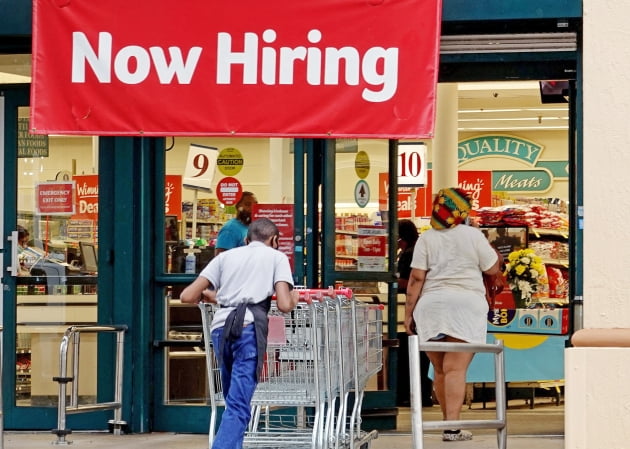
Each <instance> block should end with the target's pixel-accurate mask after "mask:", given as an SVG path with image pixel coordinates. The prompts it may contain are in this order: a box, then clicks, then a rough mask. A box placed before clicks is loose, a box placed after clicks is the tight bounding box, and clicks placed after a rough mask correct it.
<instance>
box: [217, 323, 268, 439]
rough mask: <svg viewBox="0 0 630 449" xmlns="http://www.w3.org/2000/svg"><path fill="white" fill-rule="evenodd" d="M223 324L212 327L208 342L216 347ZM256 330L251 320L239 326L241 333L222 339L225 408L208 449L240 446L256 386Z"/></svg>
mask: <svg viewBox="0 0 630 449" xmlns="http://www.w3.org/2000/svg"><path fill="white" fill-rule="evenodd" d="M222 338H223V328H220V329H215V330H214V331H212V344H213V346H214V348H215V350H216V351H218V350H219V348H220V347H221V339H222ZM257 363H258V352H257V349H256V330H255V328H254V325H253V324H250V325H249V326H247V327H244V328H243V334H242V335H241V337H240V338H239V339H238V340H237V341H234V342H229V341H227V340H226V341H225V343H224V347H223V357H222V360H221V366H220V369H221V384H222V387H223V397H224V398H225V411H224V412H223V416H222V418H221V424H220V425H219V430H218V432H217V434H216V436H215V439H214V443H213V444H212V449H241V448H242V446H243V437H244V435H245V430H246V429H247V424H248V423H249V419H250V416H251V411H250V402H251V400H252V396H253V395H254V391H255V390H256V384H257V381H256V365H257Z"/></svg>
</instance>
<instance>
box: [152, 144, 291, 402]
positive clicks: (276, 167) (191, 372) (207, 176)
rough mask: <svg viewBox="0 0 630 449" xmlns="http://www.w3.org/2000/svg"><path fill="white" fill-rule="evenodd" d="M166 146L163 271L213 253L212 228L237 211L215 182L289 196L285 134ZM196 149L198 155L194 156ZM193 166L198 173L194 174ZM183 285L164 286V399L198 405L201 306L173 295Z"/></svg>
mask: <svg viewBox="0 0 630 449" xmlns="http://www.w3.org/2000/svg"><path fill="white" fill-rule="evenodd" d="M168 147H169V148H168V149H167V151H166V152H165V167H166V176H165V182H164V185H165V212H164V234H163V235H164V248H163V252H162V254H163V257H164V259H163V260H164V270H165V272H166V274H177V273H180V274H181V273H187V274H191V275H197V274H199V273H200V272H201V270H202V269H203V268H204V267H205V266H206V265H207V264H208V262H210V260H211V259H212V258H213V257H214V256H215V243H216V238H217V234H218V232H219V230H220V229H221V227H222V226H223V224H224V223H225V222H227V221H228V220H230V219H231V218H234V217H235V216H236V213H237V210H236V207H235V205H234V203H233V202H231V201H229V198H228V197H227V196H228V195H226V194H225V193H226V192H227V193H229V192H228V190H225V191H221V189H220V187H219V184H220V183H222V182H223V181H225V180H229V179H230V178H232V181H230V182H232V183H234V182H235V184H233V185H231V186H230V188H231V187H232V186H236V187H235V189H236V190H237V191H238V193H239V194H240V193H241V192H252V193H254V195H255V196H256V197H257V200H258V203H259V204H293V202H294V201H293V152H292V140H291V139H274V138H271V139H268V138H203V137H195V138H184V137H177V138H174V139H173V141H172V142H169V145H168ZM213 151H214V153H212V152H213ZM206 153H208V154H209V156H206V155H205V154H206ZM199 154H202V156H198V157H196V156H197V155H199ZM213 158H216V161H214V160H213ZM200 172H203V175H202V176H196V175H198V174H200ZM191 178H197V179H191ZM199 178H202V179H201V180H199ZM234 180H236V181H234ZM200 185H202V186H200ZM239 196H240V195H239ZM291 240H292V236H291ZM191 255H192V257H194V263H190V264H188V265H187V263H186V258H187V256H189V259H190V256H191ZM187 267H188V269H187ZM184 287H185V285H181V284H179V285H169V286H166V287H165V288H164V289H163V297H164V300H165V301H166V303H165V308H164V310H165V316H164V329H163V331H164V337H165V340H166V342H167V343H166V344H165V345H164V367H163V369H164V372H165V373H166V375H165V376H164V379H165V383H164V386H163V398H164V403H165V404H169V405H174V404H190V405H205V403H206V396H207V377H206V360H205V351H204V349H203V347H202V346H201V335H202V328H201V314H200V312H199V310H198V308H197V306H196V305H190V304H182V303H181V302H180V300H179V294H180V292H181V291H182V289H183V288H184Z"/></svg>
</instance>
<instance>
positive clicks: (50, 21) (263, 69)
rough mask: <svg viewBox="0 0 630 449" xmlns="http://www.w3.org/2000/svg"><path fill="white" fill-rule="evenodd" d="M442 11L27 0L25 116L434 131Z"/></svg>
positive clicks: (402, 3) (208, 130) (72, 127)
mask: <svg viewBox="0 0 630 449" xmlns="http://www.w3.org/2000/svg"><path fill="white" fill-rule="evenodd" d="M441 11H442V5H441V1H439V0H438V1H435V0H397V1H368V2H357V1H354V0H317V1H311V2H296V1H290V0H275V1H272V2H271V3H269V2H260V1H257V0H240V1H238V2H231V1H225V0H223V1H217V2H207V1H204V0H190V1H187V2H185V3H183V4H180V3H173V2H155V1H149V0H137V1H133V2H129V1H127V0H110V1H108V2H107V3H106V4H105V3H102V2H91V1H85V0H78V1H73V2H68V1H65V2H55V1H50V0H34V1H33V83H32V85H31V89H32V90H31V93H32V95H31V122H30V128H31V129H30V130H31V132H32V133H35V134H51V133H63V134H86V135H145V136H155V135H158V136H165V135H168V136H171V135H178V134H179V135H215V136H235V135H241V136H243V135H249V136H286V137H308V136H312V137H385V138H387V137H390V138H396V137H398V138H404V137H416V138H417V137H431V136H432V135H433V129H434V119H435V95H436V94H435V92H436V83H437V70H438V62H439V40H440V24H441ZM142 18H147V20H141V19H142ZM340 23H341V24H343V26H339V24H340ZM392 25H393V26H392ZM173 29H177V33H170V32H164V30H173ZM279 105H281V107H279Z"/></svg>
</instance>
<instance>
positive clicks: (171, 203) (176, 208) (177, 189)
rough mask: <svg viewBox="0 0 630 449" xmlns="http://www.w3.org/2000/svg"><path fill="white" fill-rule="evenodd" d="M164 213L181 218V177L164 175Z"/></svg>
mask: <svg viewBox="0 0 630 449" xmlns="http://www.w3.org/2000/svg"><path fill="white" fill-rule="evenodd" d="M164 214H165V215H175V216H176V217H177V219H178V220H181V219H182V177H181V175H166V177H165V178H164Z"/></svg>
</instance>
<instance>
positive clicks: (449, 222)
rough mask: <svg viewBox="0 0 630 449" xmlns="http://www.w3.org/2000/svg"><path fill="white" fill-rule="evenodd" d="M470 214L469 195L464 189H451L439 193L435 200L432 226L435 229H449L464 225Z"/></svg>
mask: <svg viewBox="0 0 630 449" xmlns="http://www.w3.org/2000/svg"><path fill="white" fill-rule="evenodd" d="M469 212H470V200H469V199H468V194H467V193H466V192H465V191H463V190H462V189H458V188H456V187H450V188H447V189H442V190H440V191H439V192H438V194H437V196H436V197H435V200H433V212H432V213H431V226H432V227H433V229H448V228H452V227H454V226H457V225H458V224H460V223H463V222H464V220H466V217H468V213H469Z"/></svg>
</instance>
